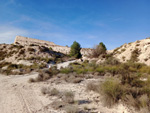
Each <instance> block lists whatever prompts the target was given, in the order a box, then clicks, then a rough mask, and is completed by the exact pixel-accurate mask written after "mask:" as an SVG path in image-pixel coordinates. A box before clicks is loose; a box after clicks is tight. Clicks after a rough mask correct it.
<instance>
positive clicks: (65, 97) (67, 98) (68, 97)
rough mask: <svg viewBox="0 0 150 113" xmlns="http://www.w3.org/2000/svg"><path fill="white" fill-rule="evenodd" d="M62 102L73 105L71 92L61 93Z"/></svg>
mask: <svg viewBox="0 0 150 113" xmlns="http://www.w3.org/2000/svg"><path fill="white" fill-rule="evenodd" d="M62 99H63V101H64V102H66V103H70V104H71V103H74V93H73V92H72V91H65V92H63V98H62Z"/></svg>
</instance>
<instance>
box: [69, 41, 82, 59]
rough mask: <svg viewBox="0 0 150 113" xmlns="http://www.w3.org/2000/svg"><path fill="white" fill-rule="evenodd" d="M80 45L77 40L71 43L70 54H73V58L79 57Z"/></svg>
mask: <svg viewBox="0 0 150 113" xmlns="http://www.w3.org/2000/svg"><path fill="white" fill-rule="evenodd" d="M80 50H81V46H80V44H79V43H78V42H76V41H74V42H73V44H72V45H71V50H70V56H73V57H75V58H81V56H82V55H81V53H80Z"/></svg>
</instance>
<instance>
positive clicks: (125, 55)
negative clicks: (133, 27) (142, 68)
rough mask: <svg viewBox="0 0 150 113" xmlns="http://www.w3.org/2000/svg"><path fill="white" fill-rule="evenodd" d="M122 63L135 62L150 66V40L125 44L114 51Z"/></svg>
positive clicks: (114, 54)
mask: <svg viewBox="0 0 150 113" xmlns="http://www.w3.org/2000/svg"><path fill="white" fill-rule="evenodd" d="M112 53H113V56H114V57H116V58H117V59H119V60H120V61H121V62H126V61H129V60H131V61H134V62H139V63H145V64H147V65H150V39H149V38H147V39H143V40H137V41H135V42H132V43H128V44H124V45H122V46H120V47H119V48H116V49H114V50H113V51H112Z"/></svg>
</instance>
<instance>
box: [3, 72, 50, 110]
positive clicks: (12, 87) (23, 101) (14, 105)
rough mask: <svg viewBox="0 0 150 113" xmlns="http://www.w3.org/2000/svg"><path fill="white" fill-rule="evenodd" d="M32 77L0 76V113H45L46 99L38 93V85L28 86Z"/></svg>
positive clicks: (34, 74)
mask: <svg viewBox="0 0 150 113" xmlns="http://www.w3.org/2000/svg"><path fill="white" fill-rule="evenodd" d="M35 76H37V73H33V74H32V75H30V76H29V75H25V76H23V75H18V76H4V75H0V113H39V112H40V111H41V113H47V111H46V109H44V106H46V105H47V104H48V102H49V101H48V99H47V98H45V97H44V96H43V95H41V93H40V84H30V83H28V82H27V81H28V79H29V78H30V77H35Z"/></svg>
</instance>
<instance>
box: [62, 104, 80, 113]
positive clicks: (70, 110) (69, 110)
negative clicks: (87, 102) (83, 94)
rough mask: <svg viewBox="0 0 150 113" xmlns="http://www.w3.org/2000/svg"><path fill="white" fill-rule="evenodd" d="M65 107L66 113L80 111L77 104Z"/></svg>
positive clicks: (77, 112)
mask: <svg viewBox="0 0 150 113" xmlns="http://www.w3.org/2000/svg"><path fill="white" fill-rule="evenodd" d="M64 109H65V111H66V113H79V108H78V107H77V106H71V105H67V106H66V107H65V108H64Z"/></svg>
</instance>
